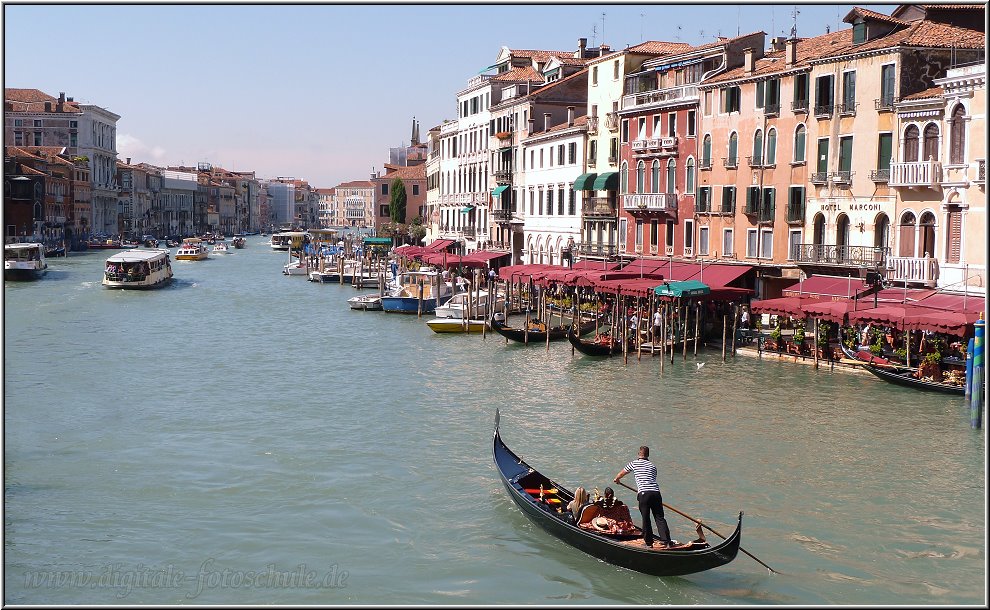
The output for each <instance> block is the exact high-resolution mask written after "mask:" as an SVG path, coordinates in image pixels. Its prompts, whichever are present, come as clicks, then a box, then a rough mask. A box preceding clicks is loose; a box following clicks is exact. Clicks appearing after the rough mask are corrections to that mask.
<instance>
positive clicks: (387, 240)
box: [364, 237, 392, 246]
mask: <svg viewBox="0 0 990 610" xmlns="http://www.w3.org/2000/svg"><path fill="white" fill-rule="evenodd" d="M364 244H365V245H366V246H368V245H382V246H391V245H392V238H391V237H365V238H364Z"/></svg>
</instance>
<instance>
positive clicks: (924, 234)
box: [918, 212, 935, 256]
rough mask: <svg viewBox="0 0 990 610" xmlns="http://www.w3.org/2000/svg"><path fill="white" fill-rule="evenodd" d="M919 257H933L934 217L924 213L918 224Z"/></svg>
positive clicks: (929, 213)
mask: <svg viewBox="0 0 990 610" xmlns="http://www.w3.org/2000/svg"><path fill="white" fill-rule="evenodd" d="M918 233H919V235H918V237H919V238H920V240H919V242H918V246H919V252H918V255H919V256H935V215H934V214H932V213H931V212H925V213H924V214H922V215H921V220H920V221H919V222H918Z"/></svg>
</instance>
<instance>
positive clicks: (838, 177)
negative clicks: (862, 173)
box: [832, 171, 856, 184]
mask: <svg viewBox="0 0 990 610" xmlns="http://www.w3.org/2000/svg"><path fill="white" fill-rule="evenodd" d="M855 173H856V172H849V171H841V172H832V182H833V183H835V184H849V183H850V182H852V177H853V174H855Z"/></svg>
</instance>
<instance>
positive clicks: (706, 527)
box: [616, 481, 780, 574]
mask: <svg viewBox="0 0 990 610" xmlns="http://www.w3.org/2000/svg"><path fill="white" fill-rule="evenodd" d="M616 482H617V483H618V484H619V485H622V486H623V487H625V488H626V489H629V490H632V491H637V490H636V488H634V487H630V486H628V485H626V484H625V483H623V482H622V481H616ZM637 493H638V491H637ZM662 504H663V505H664V507H665V508H669V509H670V510H672V511H674V512H675V513H677V514H678V515H680V516H682V517H684V518H685V519H689V520H691V521H694V522H695V523H697V524H698V525H700V526H701V527H703V528H705V529H706V530H708V531H710V532H711V533H713V534H715V535H716V536H718V537H719V538H721V539H722V540H725V536H723V535H722V534H720V533H718V532H716V531H715V530H713V529H712V528H710V527H709V526H708V525H706V524H704V523H702V522H701V521H700V520H698V519H695V518H694V517H692V516H691V515H688V514H685V513H682V512H681V511H679V510H677V509H676V508H674V507H673V506H671V505H670V504H667V503H666V502H663V503H662ZM739 550H740V551H742V552H743V553H746V554H747V555H749V556H750V557H752V558H753V559H755V560H756V562H757V563H759V564H760V565H761V566H763V567H764V568H766V569H768V570H770V571H771V572H773V573H774V574H780V572H778V571H777V570H774V569H773V568H771V567H770V566H768V565H767V564H765V563H763V562H762V561H760V560H759V559H757V558H756V556H755V555H753V554H752V553H750V552H749V551H747V550H746V549H744V548H742V547H739Z"/></svg>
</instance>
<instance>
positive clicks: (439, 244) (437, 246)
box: [426, 239, 454, 252]
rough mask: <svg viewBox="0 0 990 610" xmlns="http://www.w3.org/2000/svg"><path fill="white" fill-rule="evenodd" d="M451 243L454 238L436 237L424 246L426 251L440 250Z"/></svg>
mask: <svg viewBox="0 0 990 610" xmlns="http://www.w3.org/2000/svg"><path fill="white" fill-rule="evenodd" d="M452 243H454V240H452V239H438V240H436V241H435V242H433V243H431V244H430V245H428V246H426V250H427V251H428V252H440V251H442V250H446V249H447V246H449V245H450V244H452Z"/></svg>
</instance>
